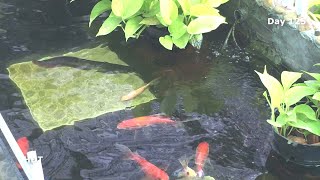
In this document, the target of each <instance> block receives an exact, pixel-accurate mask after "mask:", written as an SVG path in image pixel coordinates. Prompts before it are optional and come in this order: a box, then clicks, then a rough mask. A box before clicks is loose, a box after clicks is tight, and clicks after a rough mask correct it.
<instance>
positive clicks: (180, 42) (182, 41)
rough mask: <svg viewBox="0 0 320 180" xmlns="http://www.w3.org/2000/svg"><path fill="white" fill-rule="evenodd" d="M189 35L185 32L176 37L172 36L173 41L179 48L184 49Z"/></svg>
mask: <svg viewBox="0 0 320 180" xmlns="http://www.w3.org/2000/svg"><path fill="white" fill-rule="evenodd" d="M189 37H190V35H189V34H188V33H187V32H186V33H185V34H184V35H183V36H181V37H179V38H178V39H176V38H172V41H173V43H174V44H175V45H176V46H177V47H178V48H180V49H184V48H185V47H186V46H187V44H188V41H189Z"/></svg>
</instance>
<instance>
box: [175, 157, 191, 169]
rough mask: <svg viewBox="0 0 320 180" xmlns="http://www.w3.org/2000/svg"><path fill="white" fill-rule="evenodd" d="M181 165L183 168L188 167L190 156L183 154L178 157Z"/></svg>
mask: <svg viewBox="0 0 320 180" xmlns="http://www.w3.org/2000/svg"><path fill="white" fill-rule="evenodd" d="M178 160H179V162H180V164H181V166H182V167H183V168H187V167H188V164H189V161H190V158H187V157H186V156H182V157H181V158H179V159H178Z"/></svg>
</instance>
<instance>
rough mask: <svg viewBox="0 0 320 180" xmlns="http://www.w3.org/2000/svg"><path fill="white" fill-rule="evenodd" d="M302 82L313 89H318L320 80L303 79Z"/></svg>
mask: <svg viewBox="0 0 320 180" xmlns="http://www.w3.org/2000/svg"><path fill="white" fill-rule="evenodd" d="M304 84H305V85H307V86H308V87H311V88H314V89H320V81H317V80H308V81H304Z"/></svg>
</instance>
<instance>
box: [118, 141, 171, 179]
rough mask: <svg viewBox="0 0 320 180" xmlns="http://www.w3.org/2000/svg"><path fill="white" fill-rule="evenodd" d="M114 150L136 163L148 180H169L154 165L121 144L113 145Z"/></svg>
mask: <svg viewBox="0 0 320 180" xmlns="http://www.w3.org/2000/svg"><path fill="white" fill-rule="evenodd" d="M115 146H116V148H117V149H118V150H119V151H121V152H123V153H125V154H126V156H127V157H128V158H129V159H130V160H133V161H136V162H137V163H138V164H139V166H140V167H141V169H142V170H143V172H144V173H145V174H146V175H147V177H148V179H150V180H169V176H168V174H167V173H166V172H165V171H163V170H162V169H160V168H158V167H157V166H155V165H154V164H152V163H150V162H149V161H147V160H146V159H144V158H143V157H141V156H140V155H139V154H137V153H133V152H132V151H131V150H130V149H129V148H128V147H127V146H125V145H122V144H115Z"/></svg>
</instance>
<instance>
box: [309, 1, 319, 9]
mask: <svg viewBox="0 0 320 180" xmlns="http://www.w3.org/2000/svg"><path fill="white" fill-rule="evenodd" d="M319 4H320V0H309V1H308V7H309V8H310V7H312V6H315V5H319Z"/></svg>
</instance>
